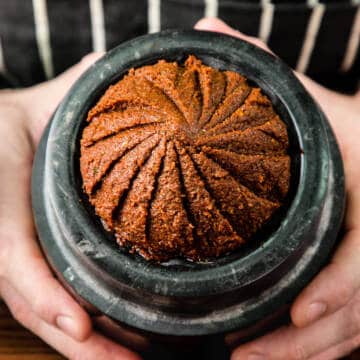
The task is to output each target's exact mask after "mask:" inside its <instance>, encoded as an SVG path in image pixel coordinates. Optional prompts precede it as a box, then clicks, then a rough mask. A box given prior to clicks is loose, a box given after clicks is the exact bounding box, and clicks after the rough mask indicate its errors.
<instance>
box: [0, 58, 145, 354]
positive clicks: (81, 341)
mask: <svg viewBox="0 0 360 360" xmlns="http://www.w3.org/2000/svg"><path fill="white" fill-rule="evenodd" d="M98 57H99V55H98V54H92V55H90V56H87V57H85V58H84V59H83V60H82V61H81V62H80V63H79V64H77V65H75V66H74V67H72V68H71V69H69V70H68V71H66V72H65V73H64V74H62V75H60V76H59V77H57V78H56V79H53V80H51V81H48V82H46V83H43V84H40V85H37V86H34V87H32V88H28V89H23V90H7V91H6V90H5V91H0V174H1V180H0V181H1V183H0V185H1V186H0V296H1V297H2V298H3V300H4V301H5V303H6V304H7V305H8V307H9V308H10V311H11V313H12V314H13V316H14V317H15V319H16V320H18V321H19V322H20V323H21V324H22V325H23V326H25V327H26V328H28V329H29V330H31V331H32V332H34V333H35V334H36V335H38V336H39V337H41V338H42V339H43V340H44V341H46V342H47V343H48V344H49V345H51V346H52V347H54V348H55V349H56V350H58V351H59V352H60V353H62V354H63V355H64V356H66V357H67V358H69V359H74V360H75V359H81V360H92V359H94V360H102V359H121V360H135V359H139V356H138V355H136V354H134V353H133V352H131V351H130V350H127V349H126V348H124V347H122V346H120V345H118V344H115V343H114V342H112V341H111V340H109V339H107V338H105V337H104V336H102V335H100V334H98V333H97V332H96V331H94V330H93V329H92V324H91V320H90V317H89V315H88V314H87V313H86V312H85V310H84V309H83V308H82V307H81V306H80V305H79V304H78V303H77V302H76V301H75V300H74V299H73V298H72V297H71V296H70V295H69V293H68V292H67V291H66V290H65V289H64V288H63V287H62V286H61V284H60V283H59V282H58V280H57V279H56V278H55V277H54V276H53V274H52V272H51V270H50V269H49V267H48V265H47V263H46V261H45V259H44V257H43V255H42V252H41V250H40V247H39V245H38V242H37V238H36V232H35V229H34V223H33V218H32V210H31V203H30V179H31V168H32V161H33V156H34V151H35V149H36V146H37V144H38V142H39V139H40V137H41V134H42V132H43V130H44V128H45V126H46V123H47V122H48V120H49V118H50V116H51V114H52V112H53V111H54V110H55V108H56V106H57V105H58V103H59V102H60V101H61V99H62V97H63V96H64V95H65V93H66V92H67V91H68V89H69V88H70V86H71V85H72V83H73V82H74V81H75V80H76V79H77V78H78V77H79V75H80V74H81V73H82V72H83V71H84V70H85V69H86V68H87V67H88V66H89V65H90V64H92V63H93V61H95V60H96V59H97V58H98Z"/></svg>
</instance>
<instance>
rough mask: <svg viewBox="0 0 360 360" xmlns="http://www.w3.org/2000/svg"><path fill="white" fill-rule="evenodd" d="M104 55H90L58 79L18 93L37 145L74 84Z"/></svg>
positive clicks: (18, 103)
mask: <svg viewBox="0 0 360 360" xmlns="http://www.w3.org/2000/svg"><path fill="white" fill-rule="evenodd" d="M102 55H103V53H90V54H88V55H86V56H85V57H84V58H83V59H82V60H81V61H80V62H78V63H77V64H76V65H74V66H72V67H71V68H69V69H68V70H66V71H65V72H64V73H62V74H61V75H59V76H57V77H56V78H54V79H52V80H49V81H47V82H44V83H41V84H39V85H35V86H33V87H29V88H26V89H24V90H20V91H18V92H17V94H16V99H14V100H15V101H16V102H17V105H21V107H22V109H23V110H24V113H25V114H26V117H27V120H28V121H27V123H28V130H29V133H30V135H31V137H32V139H33V142H34V143H35V144H37V143H38V141H39V140H40V137H41V134H42V132H43V130H44V128H45V126H46V124H47V123H48V121H49V119H50V117H51V115H52V114H53V112H54V111H55V109H56V107H57V106H58V105H59V103H60V101H61V100H62V98H63V97H64V96H65V94H66V93H67V92H68V90H69V89H70V87H71V86H72V85H73V83H74V82H75V81H76V80H77V79H78V78H79V77H80V76H81V75H82V73H83V72H85V70H87V69H88V68H89V67H90V66H91V65H92V64H93V63H94V62H95V61H96V60H98V59H99V58H100V57H101V56H102Z"/></svg>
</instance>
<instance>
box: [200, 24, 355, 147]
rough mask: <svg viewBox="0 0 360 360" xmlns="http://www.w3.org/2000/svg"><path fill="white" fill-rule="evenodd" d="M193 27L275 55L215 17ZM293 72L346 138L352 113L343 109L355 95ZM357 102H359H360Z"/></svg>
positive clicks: (340, 135)
mask: <svg viewBox="0 0 360 360" xmlns="http://www.w3.org/2000/svg"><path fill="white" fill-rule="evenodd" d="M195 29H197V30H207V31H214V32H220V33H223V34H227V35H231V36H234V37H237V38H239V39H242V40H245V41H248V42H250V43H252V44H253V45H255V46H258V47H260V48H262V49H263V50H265V51H267V52H270V53H272V54H273V55H275V54H274V53H273V52H272V51H271V50H270V49H269V47H268V46H267V45H266V44H265V43H264V42H263V41H261V40H260V39H258V38H256V37H252V36H247V35H245V34H243V33H241V32H240V31H237V30H235V29H233V28H231V27H230V26H228V25H227V24H225V23H224V22H223V21H221V20H220V19H217V18H204V19H201V20H199V21H198V22H197V23H196V25H195ZM294 74H295V75H296V76H297V77H298V79H299V80H300V81H301V82H302V84H303V85H304V87H305V88H306V89H307V91H308V92H309V93H310V94H311V95H312V96H313V97H314V98H315V99H316V101H317V102H318V103H319V105H320V107H321V108H322V109H323V110H324V112H325V114H326V116H327V117H328V119H329V120H330V123H331V125H332V126H333V128H334V130H335V133H336V134H338V140H339V139H343V138H346V137H345V136H348V135H349V129H348V128H347V126H344V123H345V122H347V121H348V120H350V117H351V115H352V114H351V112H344V109H349V108H354V104H355V103H356V101H355V97H354V96H348V95H342V94H339V93H336V92H334V91H331V90H329V89H327V88H325V87H323V86H321V85H320V84H317V83H316V82H315V81H313V80H311V79H310V78H308V77H307V76H306V75H304V74H301V73H298V72H295V71H294ZM357 98H358V99H360V92H359V93H358V95H357ZM358 103H359V104H360V102H358ZM358 110H360V105H359V106H358ZM347 114H348V115H347ZM353 117H354V116H353ZM354 118H355V117H354ZM350 132H351V131H350ZM340 147H341V149H342V150H343V144H342V143H341V141H340Z"/></svg>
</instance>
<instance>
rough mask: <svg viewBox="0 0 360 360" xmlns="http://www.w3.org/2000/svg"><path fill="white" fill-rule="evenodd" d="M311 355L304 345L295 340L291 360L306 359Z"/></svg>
mask: <svg viewBox="0 0 360 360" xmlns="http://www.w3.org/2000/svg"><path fill="white" fill-rule="evenodd" d="M306 359H309V355H308V353H307V350H306V348H305V346H304V345H302V344H299V343H298V342H296V341H295V342H294V344H293V345H292V347H291V350H290V356H289V360H306Z"/></svg>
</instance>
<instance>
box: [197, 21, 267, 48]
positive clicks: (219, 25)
mask: <svg viewBox="0 0 360 360" xmlns="http://www.w3.org/2000/svg"><path fill="white" fill-rule="evenodd" d="M194 28H195V29H196V30H205V31H213V32H219V33H223V34H227V35H231V36H234V37H237V38H239V39H242V40H245V41H247V42H250V43H252V44H253V45H255V46H258V47H260V48H262V49H263V50H265V51H268V52H270V53H272V51H271V50H270V49H269V48H268V46H267V45H266V44H265V43H264V42H263V41H261V40H260V39H258V38H256V37H253V36H248V35H245V34H243V33H241V32H240V31H237V30H235V29H233V28H231V27H230V26H229V25H227V24H226V23H224V22H223V21H221V20H220V19H218V18H203V19H201V20H199V21H198V22H197V23H196V24H195V26H194Z"/></svg>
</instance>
